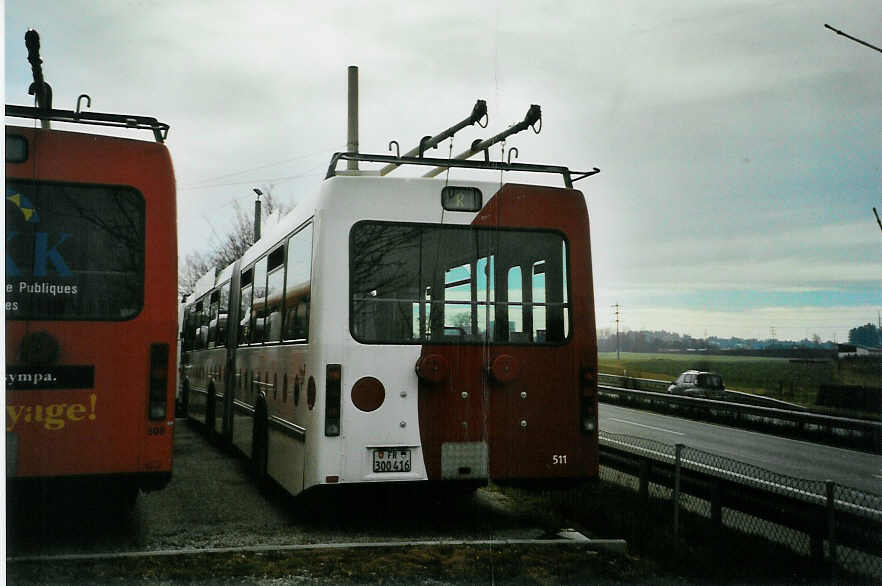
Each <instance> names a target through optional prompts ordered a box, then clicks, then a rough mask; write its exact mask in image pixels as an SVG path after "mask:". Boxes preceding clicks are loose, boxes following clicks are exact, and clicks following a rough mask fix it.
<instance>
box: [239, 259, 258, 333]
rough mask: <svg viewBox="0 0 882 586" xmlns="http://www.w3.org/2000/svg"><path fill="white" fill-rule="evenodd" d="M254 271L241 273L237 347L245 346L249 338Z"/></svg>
mask: <svg viewBox="0 0 882 586" xmlns="http://www.w3.org/2000/svg"><path fill="white" fill-rule="evenodd" d="M253 278H254V270H253V269H249V270H247V271H246V272H244V273H242V294H241V295H240V296H239V345H240V346H245V345H247V344H248V341H249V339H250V336H251V289H252V287H251V285H252V279H253Z"/></svg>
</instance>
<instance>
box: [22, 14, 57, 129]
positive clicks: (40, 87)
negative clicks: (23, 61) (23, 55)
mask: <svg viewBox="0 0 882 586" xmlns="http://www.w3.org/2000/svg"><path fill="white" fill-rule="evenodd" d="M25 47H27V49H28V62H29V63H30V64H31V71H32V72H33V74H34V83H32V84H31V85H30V87H29V88H28V94H30V95H32V96H34V97H35V98H36V100H37V108H39V109H41V110H51V109H52V88H51V87H50V86H49V84H48V83H46V81H45V80H44V79H43V60H42V59H41V58H40V33H38V32H37V31H35V30H34V29H28V31H27V32H26V33H25ZM40 124H41V126H42V128H44V129H48V128H49V121H48V120H41V121H40Z"/></svg>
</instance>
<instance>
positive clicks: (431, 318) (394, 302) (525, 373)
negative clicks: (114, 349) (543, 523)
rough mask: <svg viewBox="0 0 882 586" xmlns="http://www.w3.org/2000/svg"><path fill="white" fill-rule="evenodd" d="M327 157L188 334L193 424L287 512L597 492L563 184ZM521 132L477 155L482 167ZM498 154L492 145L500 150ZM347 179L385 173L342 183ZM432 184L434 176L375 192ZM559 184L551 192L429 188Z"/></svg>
mask: <svg viewBox="0 0 882 586" xmlns="http://www.w3.org/2000/svg"><path fill="white" fill-rule="evenodd" d="M485 112H486V106H485V105H484V104H483V102H482V101H479V102H478V104H476V107H475V109H474V111H473V113H472V116H470V117H469V118H467V119H466V120H464V121H463V122H461V123H459V124H458V125H456V126H454V127H451V129H448V130H447V131H445V132H444V133H441V134H439V135H438V136H436V137H433V138H431V139H428V138H427V139H424V140H423V142H422V144H421V146H420V148H419V149H416V150H415V151H418V153H417V156H410V153H409V154H408V155H405V156H398V155H395V156H384V155H369V154H360V153H354V152H351V153H337V154H335V155H334V157H333V159H332V162H331V166H330V168H329V171H328V173H327V177H326V178H325V180H324V181H323V182H322V183H321V187H320V189H319V190H318V192H317V193H316V194H314V195H313V196H311V197H309V198H306V199H304V200H303V201H301V203H299V204H298V205H297V206H296V208H295V209H294V210H293V211H291V212H290V213H289V214H288V215H287V216H286V217H284V218H282V219H281V220H280V221H279V222H278V223H277V224H276V225H275V226H273V227H271V228H270V229H269V230H268V231H267V232H266V233H264V234H263V235H262V236H261V237H260V239H259V241H257V242H256V243H255V244H254V246H253V247H252V248H251V249H250V250H248V252H247V253H246V254H245V255H244V256H243V257H242V258H241V259H240V260H238V261H237V262H235V263H233V264H232V265H231V266H228V267H225V268H224V269H223V270H221V271H219V272H217V274H215V271H211V272H210V273H209V274H208V275H206V276H205V277H204V278H203V279H202V280H201V281H200V283H199V285H198V286H197V290H196V291H195V292H194V294H193V295H191V296H190V298H189V300H188V303H187V306H186V309H185V316H184V332H183V344H184V349H183V352H182V374H181V381H182V385H183V395H184V397H185V399H184V400H185V402H186V403H187V405H188V410H189V413H190V416H191V418H193V419H196V420H198V421H200V422H201V423H204V424H206V427H207V428H208V429H210V430H211V433H212V434H214V435H216V436H218V437H220V438H222V439H224V440H226V441H228V442H230V443H231V444H232V445H233V446H234V447H235V448H236V449H238V450H239V451H241V452H242V453H243V454H245V455H246V456H248V457H250V458H252V459H253V463H254V469H255V470H256V471H257V473H258V475H259V476H269V477H270V478H272V479H273V480H274V481H276V482H277V483H279V484H280V485H281V486H283V487H284V488H285V489H286V490H287V491H289V492H290V493H292V494H297V493H300V492H301V491H303V490H306V489H309V488H311V487H315V486H318V485H327V484H357V483H391V482H407V481H412V482H424V481H439V482H440V481H446V482H451V483H457V484H459V485H462V486H469V485H471V486H476V485H480V484H483V483H486V482H488V481H493V482H498V483H504V482H511V483H515V482H531V483H541V484H552V483H562V482H569V481H574V482H576V481H582V480H585V479H588V478H591V477H594V476H595V475H596V474H597V466H598V451H597V347H596V333H595V320H594V299H593V284H592V271H591V253H590V243H589V226H588V212H587V207H586V202H585V198H584V196H583V194H582V193H581V192H580V191H577V190H575V189H573V188H572V181H573V179H574V175H576V177H575V178H576V179H579V178H582V177H585V176H588V175H591V174H593V173H596V172H597V169H594V170H593V171H590V172H587V173H574V172H571V171H570V170H569V169H567V168H566V167H556V166H548V165H530V164H522V163H508V162H491V161H488V160H484V161H471V160H467V159H465V158H451V159H433V158H427V157H425V156H424V152H425V150H426V149H427V148H431V147H432V146H434V145H435V144H437V143H438V142H439V141H440V140H443V139H445V138H447V137H448V136H450V135H451V134H452V133H453V132H456V130H458V128H461V127H463V126H465V125H467V124H473V123H474V122H476V121H478V120H480V119H481V118H482V117H483V115H484V114H485ZM538 121H539V108H538V106H534V107H532V108H531V109H530V113H529V114H528V116H527V119H525V120H524V121H523V122H521V123H520V124H518V125H515V126H514V127H512V128H510V129H509V130H508V131H506V132H505V133H502V134H500V135H497V136H496V137H494V138H493V139H488V140H487V141H483V142H478V141H476V143H474V144H473V148H472V149H471V152H472V153H479V152H482V151H486V148H487V147H488V146H489V145H490V144H493V143H496V142H499V141H501V140H502V139H503V138H504V136H508V135H509V134H512V133H513V132H517V131H519V130H522V129H523V128H527V127H530V126H531V125H534V124H536V122H538ZM500 137H501V138H500ZM341 160H346V161H347V162H348V163H350V166H355V165H353V163H356V164H357V163H362V164H367V163H371V162H373V163H380V164H385V165H386V167H384V168H383V169H381V170H379V171H359V170H348V171H338V170H337V166H338V163H339V162H340V161H341ZM402 165H408V166H431V167H436V169H434V170H433V171H431V172H429V173H427V175H429V177H421V178H406V177H394V176H388V172H389V171H391V170H392V169H394V168H395V167H398V166H402ZM451 168H468V169H482V170H485V171H495V172H496V173H492V174H491V176H492V175H495V177H496V178H497V179H498V178H499V177H500V176H501V175H502V172H506V173H509V172H528V173H545V174H549V173H550V174H553V175H557V176H559V177H562V178H563V183H564V186H563V187H551V186H546V185H527V184H517V183H508V182H505V183H503V182H501V181H499V180H497V181H476V180H471V179H462V180H455V181H454V180H450V179H443V178H432V177H431V176H434V175H438V174H439V171H440V172H447V171H448V170H449V169H451Z"/></svg>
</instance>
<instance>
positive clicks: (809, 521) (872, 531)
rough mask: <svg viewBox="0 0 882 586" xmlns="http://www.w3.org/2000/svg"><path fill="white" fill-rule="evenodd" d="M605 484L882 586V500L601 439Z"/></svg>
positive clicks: (687, 452) (697, 455)
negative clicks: (662, 501) (666, 503)
mask: <svg viewBox="0 0 882 586" xmlns="http://www.w3.org/2000/svg"><path fill="white" fill-rule="evenodd" d="M600 446H601V478H602V479H605V480H609V481H613V482H616V483H618V484H622V485H624V486H628V487H630V488H632V489H635V490H637V491H639V492H640V493H641V495H642V496H644V497H647V498H648V497H654V498H657V499H667V500H672V501H673V503H672V509H673V523H674V526H673V531H674V535H675V537H677V536H678V532H679V530H680V519H679V516H680V512H681V511H684V512H687V511H688V512H690V513H694V514H697V515H700V516H703V517H706V518H709V519H710V520H711V522H712V523H713V524H716V525H718V526H721V527H728V528H731V529H735V530H737V531H740V532H743V533H746V534H754V535H758V536H761V537H763V538H765V539H768V540H769V541H772V542H776V543H780V544H783V545H785V546H787V547H788V548H790V549H792V550H793V551H794V552H795V553H797V554H799V555H800V556H810V557H812V558H814V559H815V560H816V561H818V562H822V563H827V564H829V566H830V567H831V568H832V569H833V571H834V572H835V571H838V570H840V569H841V570H845V571H847V572H850V573H853V574H858V575H862V576H867V577H869V578H872V579H875V580H880V579H882V496H879V495H876V494H871V493H868V492H864V491H861V490H858V489H855V488H850V487H846V486H841V485H838V484H834V483H832V482H823V481H817V480H807V479H803V478H796V477H792V476H787V475H783V474H778V473H776V472H772V471H770V470H766V469H764V468H760V467H758V466H754V465H751V464H747V463H744V462H739V461H737V460H733V459H730V458H726V457H723V456H720V455H717V454H713V453H710V452H705V451H702V450H698V449H694V448H690V447H688V446H685V445H683V444H677V445H670V444H665V443H662V442H658V441H654V440H648V439H644V438H638V437H634V436H628V435H619V434H612V433H607V432H601V433H600Z"/></svg>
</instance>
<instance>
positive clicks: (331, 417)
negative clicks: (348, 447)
mask: <svg viewBox="0 0 882 586" xmlns="http://www.w3.org/2000/svg"><path fill="white" fill-rule="evenodd" d="M341 371H342V367H341V366H340V365H339V364H329V365H328V366H327V369H326V371H325V435H326V436H328V437H335V436H338V435H340V394H341V393H340V389H341V384H340V383H341V381H340V378H341Z"/></svg>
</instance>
